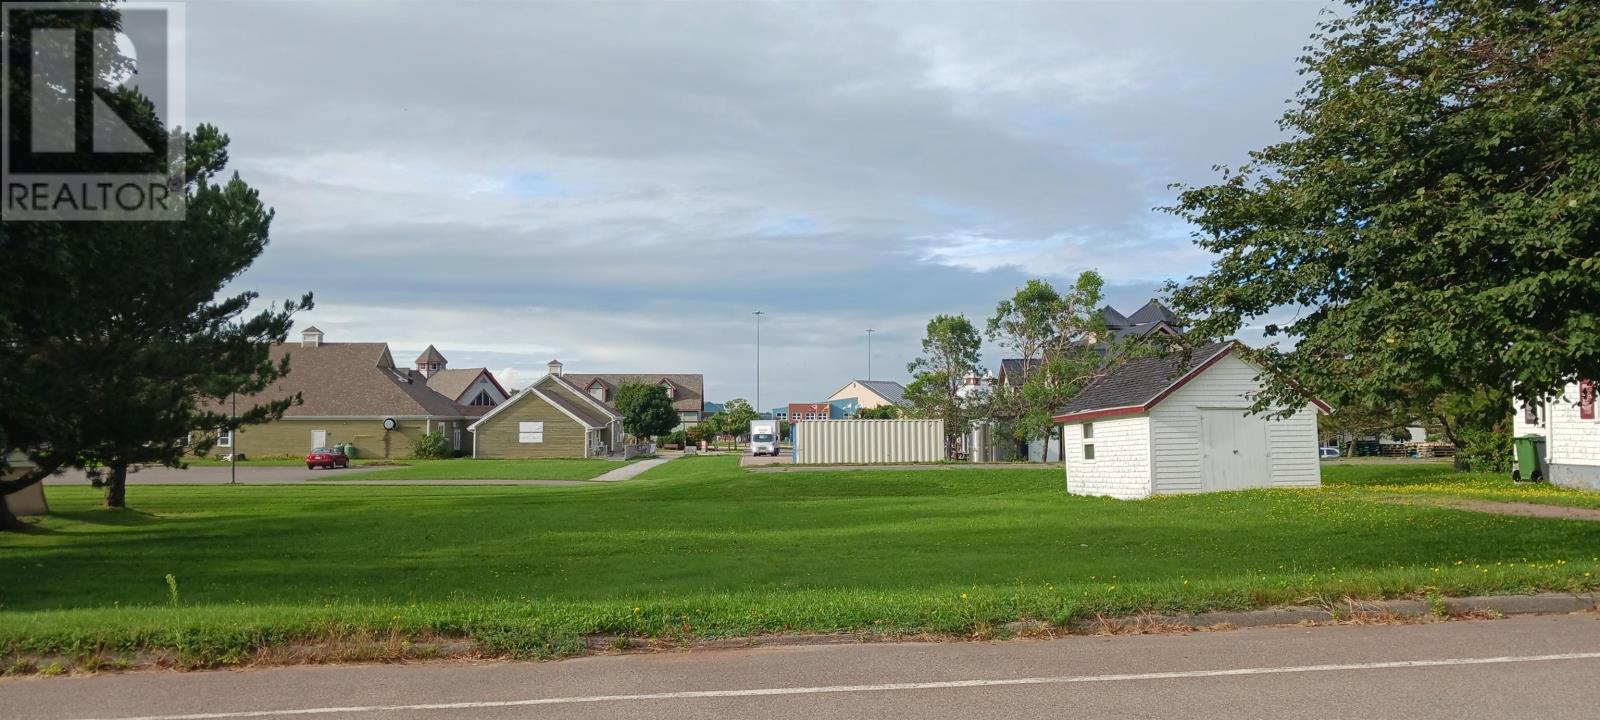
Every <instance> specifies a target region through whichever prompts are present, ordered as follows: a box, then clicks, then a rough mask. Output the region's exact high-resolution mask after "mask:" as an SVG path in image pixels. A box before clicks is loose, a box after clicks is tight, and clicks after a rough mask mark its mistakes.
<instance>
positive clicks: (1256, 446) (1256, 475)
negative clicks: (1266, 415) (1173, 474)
mask: <svg viewBox="0 0 1600 720" xmlns="http://www.w3.org/2000/svg"><path fill="white" fill-rule="evenodd" d="M1200 484H1201V487H1202V488H1204V489H1205V490H1241V489H1244V488H1252V487H1266V486H1267V485H1268V484H1269V478H1268V474H1267V425H1266V422H1265V421H1263V420H1262V419H1261V418H1259V417H1257V416H1254V415H1245V414H1244V411H1243V410H1237V409H1228V410H1201V411H1200Z"/></svg>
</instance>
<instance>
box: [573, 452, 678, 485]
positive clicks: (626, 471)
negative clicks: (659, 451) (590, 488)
mask: <svg viewBox="0 0 1600 720" xmlns="http://www.w3.org/2000/svg"><path fill="white" fill-rule="evenodd" d="M679 457H682V456H681V455H666V456H663V457H658V458H652V459H650V460H640V461H639V462H633V463H628V464H627V465H623V466H622V467H619V468H617V469H615V470H612V471H611V472H608V473H606V474H604V475H601V476H600V477H597V478H595V479H593V480H587V481H585V482H622V481H623V480H632V479H633V478H635V477H638V475H639V473H642V472H645V471H646V470H649V469H650V468H653V467H656V466H658V465H663V464H666V463H669V462H672V461H673V460H674V459H676V458H679Z"/></svg>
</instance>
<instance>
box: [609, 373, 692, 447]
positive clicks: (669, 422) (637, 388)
mask: <svg viewBox="0 0 1600 720" xmlns="http://www.w3.org/2000/svg"><path fill="white" fill-rule="evenodd" d="M615 405H616V408H617V412H619V413H622V415H623V420H622V429H623V431H624V432H626V433H627V434H629V435H632V436H633V437H634V438H635V439H636V440H644V439H646V438H653V437H657V436H660V435H665V434H667V433H669V432H672V429H673V428H675V427H677V426H678V411H677V410H676V409H674V408H673V407H672V398H669V397H667V389H666V388H664V387H662V386H660V385H656V384H654V383H639V382H630V383H624V384H623V385H622V387H619V388H617V396H616V402H615Z"/></svg>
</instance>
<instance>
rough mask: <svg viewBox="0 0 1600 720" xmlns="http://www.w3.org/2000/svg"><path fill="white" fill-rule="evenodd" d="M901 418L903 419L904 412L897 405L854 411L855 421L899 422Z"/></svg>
mask: <svg viewBox="0 0 1600 720" xmlns="http://www.w3.org/2000/svg"><path fill="white" fill-rule="evenodd" d="M902 417H905V410H903V409H901V407H900V406H899V405H879V406H878V407H872V408H861V409H860V410H857V411H856V419H857V420H899V419H900V418H902Z"/></svg>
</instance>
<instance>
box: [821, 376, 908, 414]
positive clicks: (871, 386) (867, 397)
mask: <svg viewBox="0 0 1600 720" xmlns="http://www.w3.org/2000/svg"><path fill="white" fill-rule="evenodd" d="M851 398H854V399H855V401H856V403H857V407H858V408H860V409H863V410H865V409H868V408H876V407H883V406H885V405H898V406H901V407H904V406H905V404H906V388H905V386H904V385H901V384H900V383H897V382H895V381H893V380H851V381H850V384H849V385H846V386H844V387H842V388H839V390H838V391H837V392H835V393H834V394H832V395H829V396H828V400H830V401H833V400H849V399H851Z"/></svg>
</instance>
